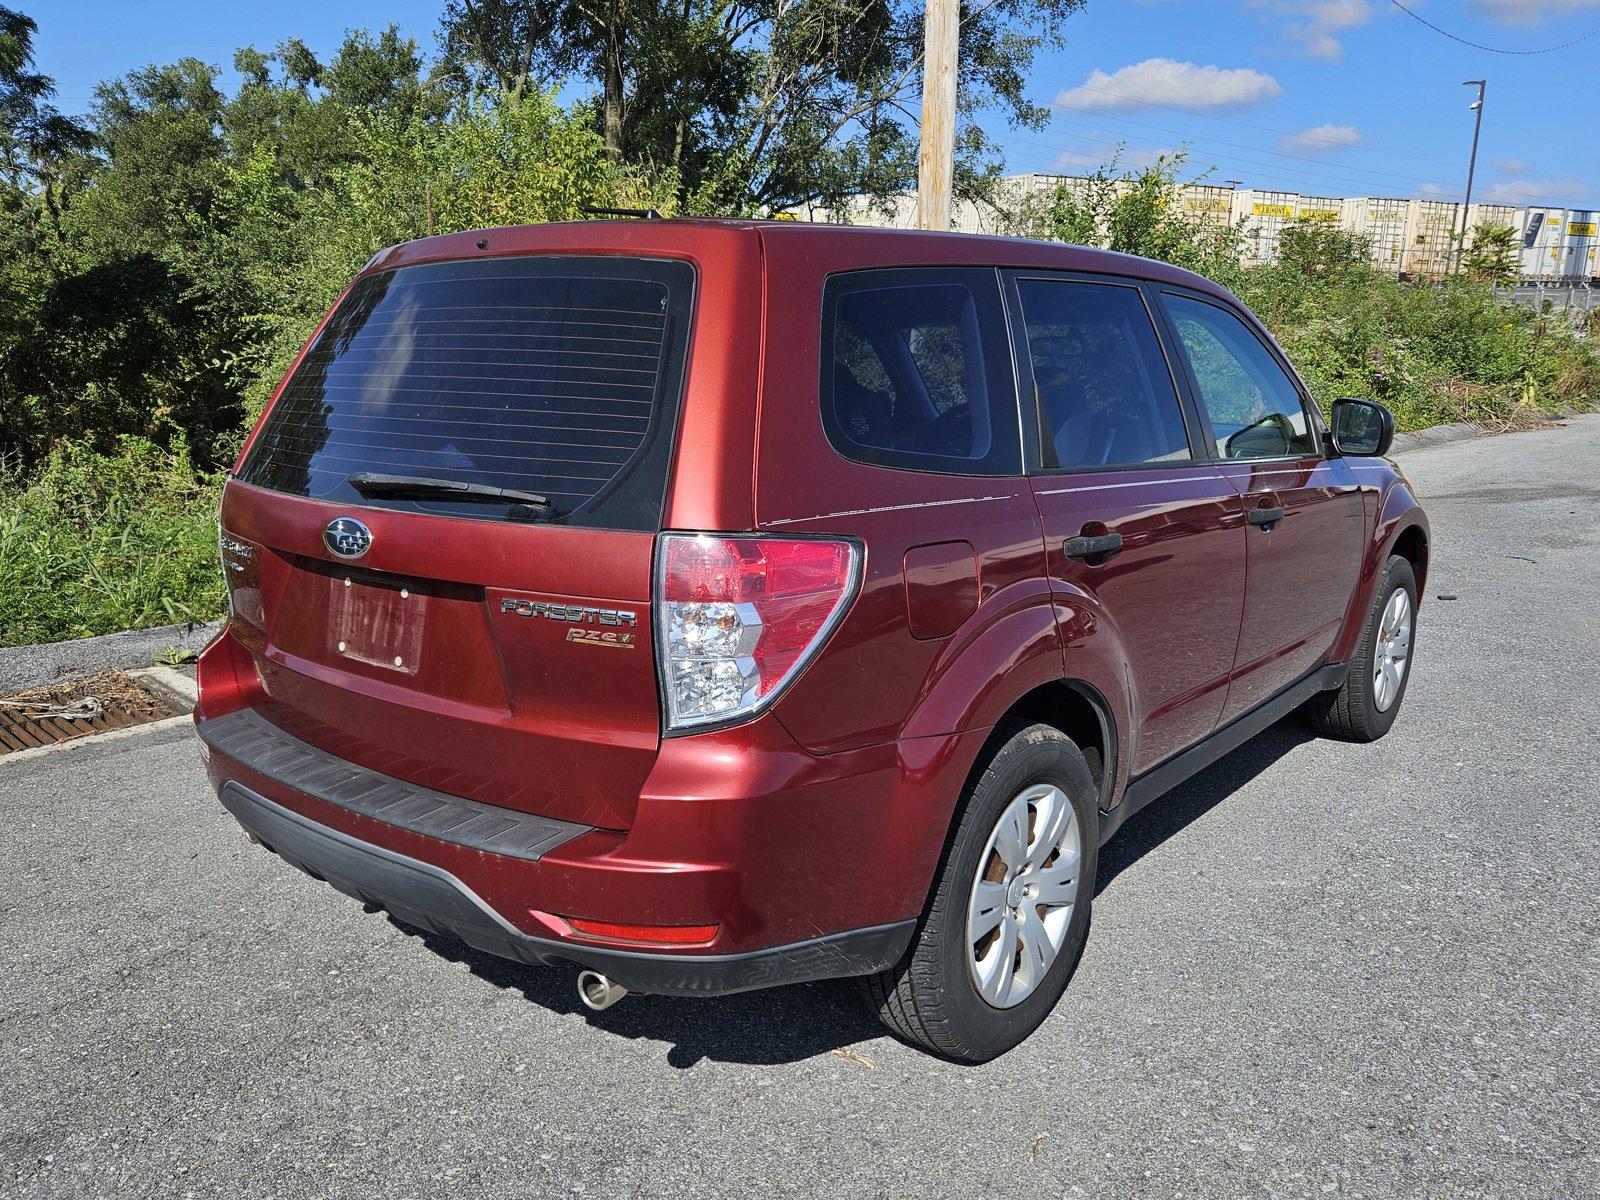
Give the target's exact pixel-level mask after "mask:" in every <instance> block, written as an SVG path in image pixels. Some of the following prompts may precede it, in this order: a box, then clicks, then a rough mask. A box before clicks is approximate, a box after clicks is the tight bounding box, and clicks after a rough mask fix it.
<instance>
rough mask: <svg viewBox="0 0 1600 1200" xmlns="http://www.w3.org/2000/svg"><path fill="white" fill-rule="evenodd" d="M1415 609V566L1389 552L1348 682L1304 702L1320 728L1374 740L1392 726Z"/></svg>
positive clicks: (1406, 675)
mask: <svg viewBox="0 0 1600 1200" xmlns="http://www.w3.org/2000/svg"><path fill="white" fill-rule="evenodd" d="M1416 615H1417V576H1416V572H1415V571H1413V570H1412V569H1411V564H1410V563H1409V562H1407V561H1406V560H1405V559H1403V558H1401V557H1400V556H1399V555H1398V554H1395V555H1391V556H1390V558H1389V561H1388V562H1387V563H1385V564H1384V568H1383V577H1382V578H1381V579H1379V580H1378V586H1377V588H1376V589H1375V590H1374V592H1373V597H1372V607H1371V608H1370V609H1368V611H1367V620H1366V624H1365V625H1364V626H1363V627H1362V630H1361V640H1360V642H1358V643H1357V644H1356V652H1355V654H1354V655H1352V656H1351V658H1350V671H1349V674H1347V675H1346V676H1345V679H1344V683H1343V684H1341V685H1340V686H1339V687H1338V688H1336V689H1335V690H1333V691H1331V692H1323V693H1322V694H1321V695H1320V696H1316V697H1314V698H1313V699H1312V700H1311V701H1310V702H1309V703H1308V704H1307V705H1306V715H1307V716H1309V717H1310V719H1311V723H1312V725H1314V726H1315V727H1316V729H1317V731H1318V732H1319V733H1323V734H1326V735H1328V736H1329V737H1337V738H1344V739H1346V740H1348V741H1353V742H1374V741H1377V740H1378V739H1379V738H1381V737H1382V736H1383V735H1384V734H1386V733H1388V732H1389V727H1390V726H1392V725H1393V724H1394V719H1395V717H1397V716H1398V715H1399V714H1400V702H1401V701H1402V700H1404V699H1405V695H1406V684H1407V683H1409V682H1410V680H1411V647H1412V638H1413V634H1414V633H1415V631H1416Z"/></svg>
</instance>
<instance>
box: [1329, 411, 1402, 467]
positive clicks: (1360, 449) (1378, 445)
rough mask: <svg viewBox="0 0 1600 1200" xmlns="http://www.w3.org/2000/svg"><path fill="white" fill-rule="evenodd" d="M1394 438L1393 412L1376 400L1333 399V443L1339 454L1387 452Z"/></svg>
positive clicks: (1371, 454) (1356, 454) (1362, 454)
mask: <svg viewBox="0 0 1600 1200" xmlns="http://www.w3.org/2000/svg"><path fill="white" fill-rule="evenodd" d="M1393 441H1394V414H1393V413H1392V412H1390V411H1389V410H1388V409H1387V408H1385V407H1384V406H1383V405H1381V404H1379V403H1378V402H1377V401H1376V400H1354V399H1350V398H1348V397H1347V398H1345V399H1343V400H1335V401H1334V402H1333V446H1334V449H1336V450H1337V451H1338V452H1339V453H1340V454H1350V455H1355V456H1358V457H1367V456H1373V455H1382V454H1387V453H1389V445H1390V443H1391V442H1393Z"/></svg>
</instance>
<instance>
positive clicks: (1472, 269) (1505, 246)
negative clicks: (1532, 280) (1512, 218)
mask: <svg viewBox="0 0 1600 1200" xmlns="http://www.w3.org/2000/svg"><path fill="white" fill-rule="evenodd" d="M1516 245H1517V231H1516V230H1515V229H1513V228H1511V226H1509V225H1493V224H1490V223H1488V222H1484V223H1482V224H1479V225H1476V226H1474V227H1473V230H1472V246H1471V248H1470V249H1469V250H1467V251H1466V252H1465V253H1464V254H1463V255H1462V256H1461V269H1462V270H1463V271H1465V272H1466V273H1467V275H1468V276H1469V277H1470V278H1472V279H1475V280H1477V281H1478V282H1479V283H1487V284H1489V285H1491V286H1502V285H1508V284H1513V283H1515V282H1516V281H1517V250H1516Z"/></svg>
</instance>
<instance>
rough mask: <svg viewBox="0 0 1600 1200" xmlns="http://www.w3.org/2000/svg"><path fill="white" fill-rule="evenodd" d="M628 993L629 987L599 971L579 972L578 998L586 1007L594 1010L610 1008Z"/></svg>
mask: <svg viewBox="0 0 1600 1200" xmlns="http://www.w3.org/2000/svg"><path fill="white" fill-rule="evenodd" d="M627 994H628V989H627V988H625V987H623V986H622V985H621V984H620V983H615V982H613V981H612V980H611V979H610V978H608V977H607V976H605V975H602V974H600V972H599V971H579V972H578V999H579V1000H582V1001H583V1006H584V1007H585V1008H587V1009H590V1010H591V1011H593V1012H600V1011H602V1010H604V1009H607V1008H610V1007H611V1006H612V1005H613V1004H615V1003H616V1002H617V1001H618V1000H621V999H622V998H623V997H624V996H626V995H627Z"/></svg>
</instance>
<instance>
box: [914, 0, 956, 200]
mask: <svg viewBox="0 0 1600 1200" xmlns="http://www.w3.org/2000/svg"><path fill="white" fill-rule="evenodd" d="M927 14H928V15H927V24H926V27H925V30H924V34H923V53H922V142H921V145H920V146H919V148H918V152H917V227H918V228H919V229H938V230H941V231H944V230H948V229H949V228H950V189H951V185H952V183H953V177H954V175H955V136H956V55H957V47H958V46H959V45H960V44H961V0H927Z"/></svg>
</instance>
